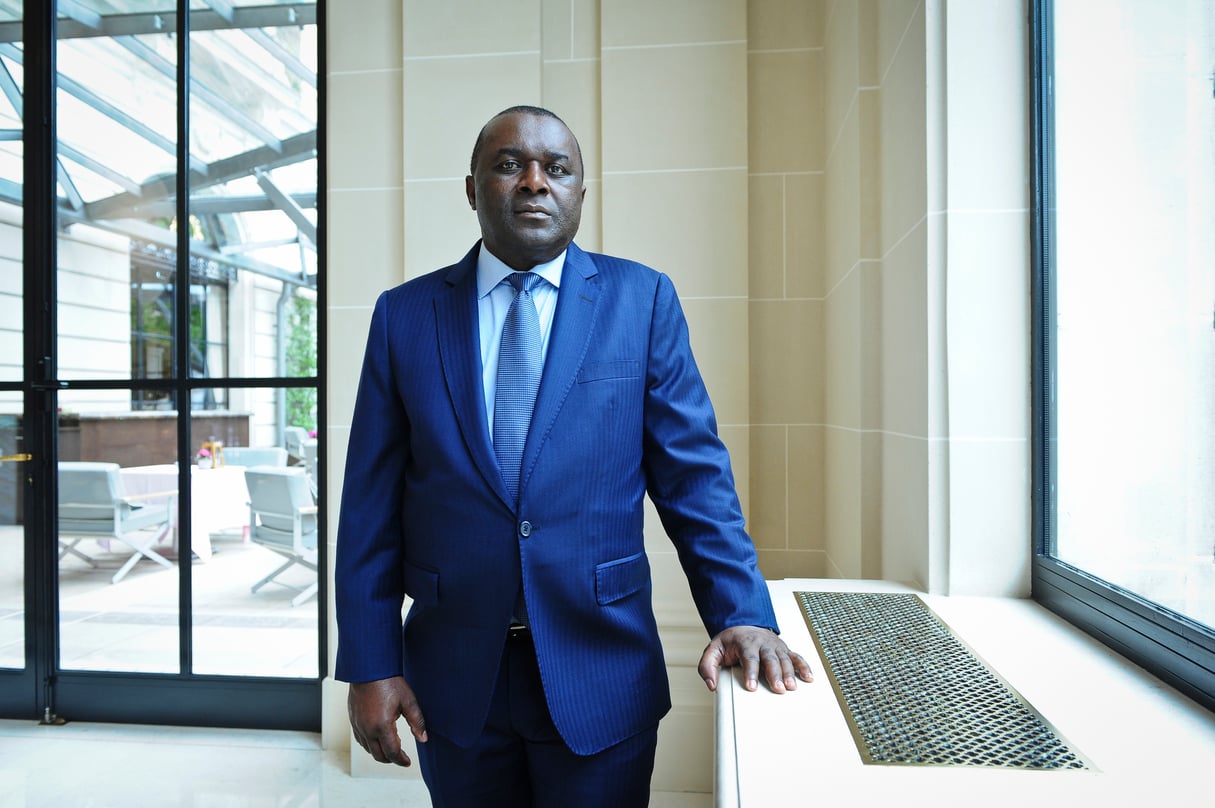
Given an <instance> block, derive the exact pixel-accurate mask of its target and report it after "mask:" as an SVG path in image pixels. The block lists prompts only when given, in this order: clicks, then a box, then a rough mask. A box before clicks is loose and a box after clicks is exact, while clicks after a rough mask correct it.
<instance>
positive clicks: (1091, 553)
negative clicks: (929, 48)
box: [1033, 0, 1215, 707]
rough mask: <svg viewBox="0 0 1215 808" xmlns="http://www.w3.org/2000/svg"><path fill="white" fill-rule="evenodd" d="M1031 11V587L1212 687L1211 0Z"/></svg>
mask: <svg viewBox="0 0 1215 808" xmlns="http://www.w3.org/2000/svg"><path fill="white" fill-rule="evenodd" d="M1034 14H1035V30H1034V40H1035V49H1036V52H1035V66H1036V88H1035V89H1036V95H1035V109H1036V113H1037V125H1036V130H1037V131H1036V137H1037V146H1038V148H1037V150H1036V151H1037V158H1038V164H1037V187H1036V195H1035V200H1036V201H1035V212H1036V228H1035V232H1036V237H1037V244H1036V257H1037V261H1038V266H1037V268H1036V282H1035V286H1036V292H1037V311H1038V315H1039V316H1038V318H1037V322H1036V324H1035V356H1036V360H1037V367H1036V372H1035V377H1036V379H1035V382H1036V392H1035V404H1034V406H1035V419H1036V433H1037V434H1036V436H1035V449H1036V458H1035V473H1036V475H1038V480H1037V485H1036V493H1037V496H1036V503H1035V505H1036V513H1035V517H1036V518H1035V522H1036V526H1037V533H1038V535H1037V538H1036V542H1037V547H1036V551H1037V552H1036V558H1035V563H1034V581H1033V585H1034V597H1035V598H1037V599H1039V600H1040V601H1042V602H1043V603H1045V604H1046V605H1047V606H1049V607H1050V608H1052V609H1055V610H1056V611H1058V612H1060V613H1061V614H1063V615H1064V616H1066V617H1068V618H1069V619H1071V620H1073V621H1075V622H1076V623H1078V624H1079V625H1080V626H1081V627H1083V628H1085V629H1086V630H1087V631H1089V632H1090V633H1092V634H1094V635H1095V636H1097V637H1098V638H1100V639H1102V640H1103V641H1105V642H1107V643H1108V644H1110V645H1112V646H1113V647H1115V648H1117V649H1118V650H1120V651H1121V652H1123V653H1125V654H1126V655H1127V656H1129V657H1131V658H1132V659H1134V660H1135V661H1137V662H1139V663H1140V664H1142V665H1144V666H1145V667H1147V668H1148V669H1149V670H1152V671H1153V672H1155V673H1157V674H1158V675H1160V676H1161V677H1162V678H1164V679H1165V680H1166V681H1168V682H1170V683H1171V684H1173V685H1175V686H1177V687H1178V688H1179V689H1181V690H1182V691H1183V692H1185V693H1187V694H1188V695H1190V696H1192V697H1194V698H1196V699H1198V700H1199V701H1200V702H1202V703H1204V704H1206V705H1208V706H1211V707H1215V628H1213V627H1215V96H1213V93H1212V89H1213V78H1215V77H1213V75H1212V68H1213V66H1215V0H1188V2H1172V3H1160V2H1157V1H1156V0H1053V1H1052V0H1039V2H1036V3H1035V5H1034Z"/></svg>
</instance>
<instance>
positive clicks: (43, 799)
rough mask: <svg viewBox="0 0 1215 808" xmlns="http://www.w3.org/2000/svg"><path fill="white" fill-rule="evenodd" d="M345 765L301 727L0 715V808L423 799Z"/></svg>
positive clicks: (417, 789)
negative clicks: (43, 722)
mask: <svg viewBox="0 0 1215 808" xmlns="http://www.w3.org/2000/svg"><path fill="white" fill-rule="evenodd" d="M349 771H350V766H349V757H348V755H347V754H346V753H345V752H344V751H343V752H336V751H326V750H323V749H321V748H320V738H319V736H318V735H313V734H310V733H302V732H268V731H260V730H214V729H196V728H183V727H146V726H117V725H110V724H73V723H69V724H66V725H64V726H61V727H42V726H38V725H37V724H36V723H34V722H24V721H4V720H0V808H76V807H77V806H90V808H111V806H113V808H119V807H121V808H145V806H146V807H147V808H174V807H175V806H182V807H183V808H184V807H185V806H191V807H192V808H210V807H211V806H216V807H217V808H219V807H222V808H244V806H251V807H253V808H259V807H260V806H266V807H267V808H270V807H271V806H273V807H274V808H288V807H289V808H311V807H312V806H334V807H335V808H358V807H359V806H369V807H371V806H374V808H391V806H399V807H400V808H425V807H426V806H429V805H430V801H429V799H427V797H426V793H425V790H424V789H423V787H422V786H421V784H420V783H416V782H402V781H400V780H396V779H379V778H371V777H363V778H352V777H351V776H350V774H349ZM712 804H713V800H712V796H711V795H708V794H670V793H663V794H655V795H654V797H653V799H652V802H651V805H652V806H653V808H709V806H711V805H712ZM487 808H488V807H487ZM571 808H576V806H571Z"/></svg>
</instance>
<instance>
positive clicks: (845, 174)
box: [823, 114, 861, 294]
mask: <svg viewBox="0 0 1215 808" xmlns="http://www.w3.org/2000/svg"><path fill="white" fill-rule="evenodd" d="M859 120H860V117H859V115H855V114H854V115H851V116H849V118H848V125H847V126H846V127H845V128H844V131H843V133H842V136H841V138H840V140H839V142H838V143H837V144H836V146H835V148H834V149H833V150H832V152H831V156H830V158H829V159H828V160H827V166H826V174H825V175H824V178H823V180H824V193H823V199H824V200H830V202H829V204H827V203H824V207H825V211H824V218H823V220H824V227H823V230H824V234H825V235H824V244H823V246H824V261H823V268H824V272H825V286H826V290H827V293H828V294H830V292H831V289H833V288H834V287H835V285H836V284H837V283H839V282H840V280H841V279H843V277H844V276H845V275H847V274H848V273H849V272H851V271H852V269H853V268H854V267H855V266H856V264H857V262H858V261H859V260H860V259H861V144H860V140H859V137H860V126H859Z"/></svg>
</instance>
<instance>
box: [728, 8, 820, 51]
mask: <svg viewBox="0 0 1215 808" xmlns="http://www.w3.org/2000/svg"><path fill="white" fill-rule="evenodd" d="M827 5H828V4H827V3H825V2H823V0H748V1H747V45H748V47H749V48H750V49H751V50H752V51H757V50H788V49H793V48H815V47H821V46H822V44H823V23H824V16H825V15H824V10H825V7H826V6H827Z"/></svg>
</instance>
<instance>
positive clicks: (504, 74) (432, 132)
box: [404, 51, 541, 180]
mask: <svg viewBox="0 0 1215 808" xmlns="http://www.w3.org/2000/svg"><path fill="white" fill-rule="evenodd" d="M540 67H541V62H540V53H539V51H535V52H532V53H521V54H493V55H487V56H469V57H465V58H458V59H413V58H409V56H408V55H407V56H406V59H405V79H404V93H405V176H406V177H407V178H408V179H411V180H414V179H433V178H438V177H460V178H463V177H464V176H466V175H467V174H468V160H469V156H470V155H471V154H472V147H473V143H474V142H475V141H476V139H477V133H478V132H480V131H481V127H482V126H484V125H485V122H486V121H488V120H489V119H490V118H491V117H493V116H494V115H496V114H497V113H499V112H501V111H502V110H503V109H506V108H507V107H510V106H514V105H516V104H539V103H540V100H541V91H540Z"/></svg>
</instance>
